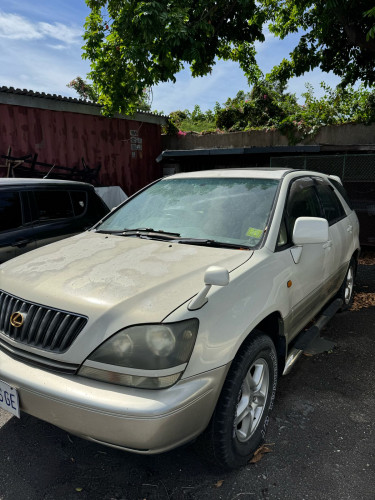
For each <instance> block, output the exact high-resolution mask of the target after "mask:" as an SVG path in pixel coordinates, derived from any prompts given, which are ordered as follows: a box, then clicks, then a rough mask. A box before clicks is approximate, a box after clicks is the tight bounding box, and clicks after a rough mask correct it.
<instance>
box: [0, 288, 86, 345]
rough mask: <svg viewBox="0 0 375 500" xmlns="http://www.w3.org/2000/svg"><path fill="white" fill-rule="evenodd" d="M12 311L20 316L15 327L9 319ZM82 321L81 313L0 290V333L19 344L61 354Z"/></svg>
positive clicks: (71, 341) (76, 332)
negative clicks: (27, 300)
mask: <svg viewBox="0 0 375 500" xmlns="http://www.w3.org/2000/svg"><path fill="white" fill-rule="evenodd" d="M15 312H20V313H21V314H22V317H23V324H22V326H20V327H18V328H17V327H14V326H12V325H11V322H10V319H11V316H12V314H13V313H15ZM86 323H87V318H85V317H84V316H79V315H77V314H74V313H70V312H66V311H60V310H58V309H53V308H51V307H45V306H41V305H39V304H35V303H33V302H26V301H24V300H23V299H21V298H19V297H15V296H14V295H11V294H9V293H6V292H3V291H1V290H0V332H1V333H3V334H4V335H6V336H7V337H9V338H11V339H13V340H14V341H16V342H20V343H21V344H25V345H28V346H31V347H36V348H38V349H43V350H45V351H49V352H55V353H63V352H65V351H66V350H67V349H69V347H70V346H71V345H72V343H73V341H74V340H75V339H76V338H77V336H78V335H79V333H80V332H81V330H82V329H83V328H84V326H85V325H86Z"/></svg>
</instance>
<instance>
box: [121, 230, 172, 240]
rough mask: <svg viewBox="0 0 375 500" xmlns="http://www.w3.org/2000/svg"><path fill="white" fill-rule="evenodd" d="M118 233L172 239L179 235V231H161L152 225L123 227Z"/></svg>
mask: <svg viewBox="0 0 375 500" xmlns="http://www.w3.org/2000/svg"><path fill="white" fill-rule="evenodd" d="M120 234H121V236H146V237H147V238H152V237H154V236H163V237H165V238H168V239H174V238H179V237H180V233H172V232H170V231H163V230H162V229H153V228H152V227H137V228H132V229H124V230H123V231H121V233H120Z"/></svg>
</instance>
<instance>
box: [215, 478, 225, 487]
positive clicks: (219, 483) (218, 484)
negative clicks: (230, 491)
mask: <svg viewBox="0 0 375 500" xmlns="http://www.w3.org/2000/svg"><path fill="white" fill-rule="evenodd" d="M223 483H224V479H220V480H219V481H218V482H217V483H215V488H220V487H221V486H223Z"/></svg>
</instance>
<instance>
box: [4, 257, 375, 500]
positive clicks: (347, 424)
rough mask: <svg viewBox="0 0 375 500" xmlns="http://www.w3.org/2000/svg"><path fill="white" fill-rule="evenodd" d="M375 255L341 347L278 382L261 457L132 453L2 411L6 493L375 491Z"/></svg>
mask: <svg viewBox="0 0 375 500" xmlns="http://www.w3.org/2000/svg"><path fill="white" fill-rule="evenodd" d="M374 255H375V254H373V253H371V252H370V253H369V255H368V254H367V255H366V254H364V256H363V257H364V259H363V260H362V261H361V265H360V266H359V271H358V279H357V286H356V292H357V295H358V296H360V295H359V294H364V295H363V296H362V298H361V299H360V300H359V299H357V300H356V301H355V302H354V307H353V310H352V311H349V312H346V313H342V314H338V315H336V316H335V317H334V318H333V320H332V321H331V323H330V324H329V325H328V327H327V328H326V330H325V331H324V333H323V335H324V337H325V338H328V339H330V340H333V341H334V342H335V343H336V347H335V349H334V350H333V351H332V352H331V353H324V354H320V355H318V356H312V357H311V356H303V357H302V358H300V360H299V361H298V362H297V363H296V366H295V368H294V369H293V371H292V372H291V373H290V374H289V375H287V376H286V377H283V378H282V379H281V380H280V381H279V386H278V392H277V401H276V404H275V408H274V411H273V413H272V418H271V423H270V427H269V432H268V436H267V445H268V449H269V450H270V451H269V453H265V454H264V455H261V454H260V456H261V459H260V460H259V462H257V463H253V464H248V465H247V466H246V467H243V468H242V469H241V470H238V471H234V472H230V473H223V472H220V471H219V470H217V469H215V468H212V467H211V466H209V465H207V464H206V463H205V462H203V461H202V460H201V459H200V457H199V456H198V455H197V454H196V453H195V451H194V446H192V445H189V446H185V447H183V448H180V449H178V450H175V451H173V452H170V453H166V454H164V455H159V456H152V457H144V456H138V455H132V454H128V453H124V452H121V451H118V450H113V449H110V448H105V447H103V446H99V445H96V444H93V443H89V442H87V441H84V440H82V439H79V438H76V437H72V436H69V435H68V434H67V433H66V432H64V431H62V430H60V429H57V428H55V427H53V426H51V425H49V424H46V423H44V422H42V421H39V420H36V419H35V418H33V417H29V416H26V415H25V416H23V418H22V419H21V420H18V419H16V418H10V417H9V416H8V415H6V414H5V412H1V410H0V499H1V500H26V499H30V500H70V499H79V500H96V499H100V500H112V499H123V500H125V499H127V500H138V499H140V500H142V499H147V500H154V499H160V500H172V499H173V500H178V499H199V500H201V499H210V500H211V499H225V500H227V499H241V500H247V499H249V500H253V499H270V500H271V499H280V500H284V499H293V500H302V499H306V500H307V499H314V500H316V499H322V500H323V499H324V500H325V499H327V500H331V499H332V500H336V499H337V500H338V499H339V500H359V499H361V500H374V499H375V470H374V465H375V464H374V462H375V460H374V458H375V454H374V452H375V450H374V448H375V446H374V445H375V436H374V434H375V424H374V420H375V419H374V416H375V377H374V372H375V354H374V331H375V307H374V305H373V304H372V302H371V294H375V259H374ZM365 258H366V259H367V260H365ZM368 259H370V260H368Z"/></svg>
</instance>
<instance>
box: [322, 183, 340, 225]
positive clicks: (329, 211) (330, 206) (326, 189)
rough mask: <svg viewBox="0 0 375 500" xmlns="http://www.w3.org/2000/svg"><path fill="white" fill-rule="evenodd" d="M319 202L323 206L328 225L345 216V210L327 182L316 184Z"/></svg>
mask: <svg viewBox="0 0 375 500" xmlns="http://www.w3.org/2000/svg"><path fill="white" fill-rule="evenodd" d="M316 188H317V191H318V195H319V199H320V202H321V204H322V207H323V211H324V217H325V218H326V219H327V220H328V223H329V224H330V225H332V224H334V223H335V222H336V221H338V220H340V219H342V218H343V217H345V215H346V214H345V210H344V208H343V206H342V205H341V203H340V200H339V199H338V197H337V196H336V194H335V192H334V191H333V188H332V187H331V186H329V185H328V184H321V183H319V184H318V185H317V186H316Z"/></svg>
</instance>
